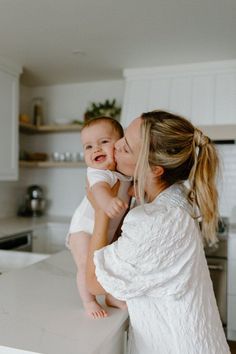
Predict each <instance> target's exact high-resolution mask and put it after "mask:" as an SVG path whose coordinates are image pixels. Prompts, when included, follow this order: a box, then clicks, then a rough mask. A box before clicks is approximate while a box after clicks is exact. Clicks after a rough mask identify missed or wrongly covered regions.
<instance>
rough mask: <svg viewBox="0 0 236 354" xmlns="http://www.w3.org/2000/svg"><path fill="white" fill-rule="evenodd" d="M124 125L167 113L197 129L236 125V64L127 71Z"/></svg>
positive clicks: (204, 64) (123, 111)
mask: <svg viewBox="0 0 236 354" xmlns="http://www.w3.org/2000/svg"><path fill="white" fill-rule="evenodd" d="M124 76H125V79H126V89H125V96H124V104H123V110H122V117H121V121H122V123H123V124H124V126H127V125H128V124H129V123H130V122H131V121H132V120H133V119H134V118H135V117H137V116H138V115H140V114H141V113H142V112H145V111H150V110H153V109H166V110H170V111H171V112H175V113H177V114H180V115H183V116H186V117H187V118H189V119H190V120H191V121H193V123H194V124H196V125H200V126H203V125H232V124H233V125H236V61H235V60H231V61H223V62H214V63H199V64H188V65H178V66H169V67H168V66H166V67H159V68H146V69H145V68H144V69H127V70H125V71H124Z"/></svg>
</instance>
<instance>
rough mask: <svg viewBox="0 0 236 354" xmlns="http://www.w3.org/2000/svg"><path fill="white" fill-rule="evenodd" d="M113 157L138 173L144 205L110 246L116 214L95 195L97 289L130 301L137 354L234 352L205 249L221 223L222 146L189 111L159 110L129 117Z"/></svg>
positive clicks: (93, 287)
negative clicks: (109, 229)
mask: <svg viewBox="0 0 236 354" xmlns="http://www.w3.org/2000/svg"><path fill="white" fill-rule="evenodd" d="M115 157H116V161H117V169H118V170H119V171H120V172H122V173H124V174H126V175H130V176H134V180H135V181H137V186H136V193H137V195H138V196H139V198H140V200H141V205H140V206H138V207H136V208H134V209H132V210H131V211H130V212H129V213H128V214H127V216H126V217H125V220H124V223H123V226H122V235H121V237H120V238H119V239H118V240H117V241H116V242H114V243H113V244H112V245H109V246H107V227H108V223H109V219H108V217H107V216H106V215H105V214H104V213H103V212H102V211H101V210H99V208H97V206H96V203H94V201H93V198H92V197H91V194H90V199H91V201H92V203H93V206H94V208H95V219H96V220H95V226H94V232H93V236H92V238H91V242H90V252H89V259H88V266H87V281H88V286H89V289H90V291H91V292H92V293H93V294H95V295H96V294H105V293H110V294H112V295H113V296H114V297H115V298H117V299H119V300H124V301H126V303H127V307H128V311H129V316H130V336H129V338H130V340H129V350H130V353H132V354H154V353H160V354H167V353H174V354H226V353H230V351H229V348H228V345H227V342H226V339H225V335H224V332H223V328H222V324H221V321H220V317H219V312H218V309H217V305H216V301H215V297H214V293H213V288H212V282H211V280H210V276H209V271H208V268H207V263H206V260H205V256H204V249H203V244H204V242H215V230H216V225H217V215H218V213H217V210H218V209H217V191H216V187H215V179H216V172H217V168H218V158H217V153H216V150H215V147H214V145H213V144H212V143H211V141H210V139H209V138H208V137H206V136H204V135H203V133H202V132H201V131H200V130H198V129H197V128H195V127H194V126H193V125H192V124H191V123H190V122H189V121H187V120H185V119H184V118H182V117H179V116H176V115H173V114H171V113H168V112H162V111H154V112H149V113H144V114H142V116H141V117H140V118H137V119H135V120H134V121H133V122H132V123H131V124H130V126H129V127H128V128H127V130H126V132H125V136H124V138H122V139H120V140H119V141H118V142H117V143H116V154H115ZM184 181H186V183H185V184H188V188H186V187H185V186H184V185H183V182H184ZM144 200H145V201H144ZM199 220H201V232H200V229H199V223H198V221H199ZM105 246H107V247H105Z"/></svg>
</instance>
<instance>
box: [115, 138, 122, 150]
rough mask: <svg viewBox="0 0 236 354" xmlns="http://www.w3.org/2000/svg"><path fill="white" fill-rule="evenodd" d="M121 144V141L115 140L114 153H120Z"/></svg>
mask: <svg viewBox="0 0 236 354" xmlns="http://www.w3.org/2000/svg"><path fill="white" fill-rule="evenodd" d="M121 143H122V139H119V140H117V142H116V143H115V150H116V151H121V146H122V145H121Z"/></svg>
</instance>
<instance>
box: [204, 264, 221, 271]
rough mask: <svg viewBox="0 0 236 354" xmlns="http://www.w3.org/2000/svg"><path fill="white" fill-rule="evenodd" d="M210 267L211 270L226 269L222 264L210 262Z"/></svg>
mask: <svg viewBox="0 0 236 354" xmlns="http://www.w3.org/2000/svg"><path fill="white" fill-rule="evenodd" d="M208 268H209V269H210V270H218V271H220V272H222V271H223V270H224V268H223V267H222V266H221V265H215V264H208Z"/></svg>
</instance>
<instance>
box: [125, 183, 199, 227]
mask: <svg viewBox="0 0 236 354" xmlns="http://www.w3.org/2000/svg"><path fill="white" fill-rule="evenodd" d="M177 220H178V224H180V223H179V222H180V220H185V222H188V221H189V222H191V221H193V210H192V208H191V206H190V204H189V203H188V200H187V191H186V189H185V188H182V186H171V187H169V188H167V189H166V190H165V191H163V192H162V193H161V194H160V195H159V196H157V197H156V198H155V199H154V201H152V202H151V203H146V204H144V205H139V206H136V207H135V208H133V209H132V210H130V211H129V213H128V214H127V216H126V218H125V222H127V223H130V224H135V225H137V226H138V227H140V228H142V227H143V226H145V228H146V227H147V226H146V225H148V226H149V228H150V227H153V225H158V224H159V225H160V226H161V227H162V228H163V227H165V228H168V227H171V225H172V224H173V223H175V222H176V221H177Z"/></svg>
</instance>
